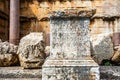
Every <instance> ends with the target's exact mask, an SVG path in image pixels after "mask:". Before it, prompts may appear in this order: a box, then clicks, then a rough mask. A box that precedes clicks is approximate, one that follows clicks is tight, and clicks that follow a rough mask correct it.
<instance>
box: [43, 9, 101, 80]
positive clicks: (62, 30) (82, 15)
mask: <svg viewBox="0 0 120 80" xmlns="http://www.w3.org/2000/svg"><path fill="white" fill-rule="evenodd" d="M93 13H94V11H92V10H90V11H89V10H86V11H85V10H76V9H68V10H65V11H57V12H53V14H52V15H51V17H50V29H51V32H50V57H49V58H48V59H47V60H46V61H45V63H44V65H43V66H42V80H99V67H98V65H97V63H95V62H94V60H93V59H92V58H91V57H90V56H91V51H90V47H91V46H90V34H89V24H90V17H91V16H92V15H93Z"/></svg>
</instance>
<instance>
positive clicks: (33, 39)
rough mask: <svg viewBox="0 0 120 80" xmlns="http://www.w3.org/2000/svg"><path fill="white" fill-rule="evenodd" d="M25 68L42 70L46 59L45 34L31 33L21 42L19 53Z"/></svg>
mask: <svg viewBox="0 0 120 80" xmlns="http://www.w3.org/2000/svg"><path fill="white" fill-rule="evenodd" d="M17 53H18V54H19V59H20V64H21V66H22V67H24V68H40V67H41V65H42V64H43V62H44V59H45V53H44V39H43V33H30V34H29V35H27V36H25V37H23V38H22V39H21V40H20V44H19V48H18V52H17Z"/></svg>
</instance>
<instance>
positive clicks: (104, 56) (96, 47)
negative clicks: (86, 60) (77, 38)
mask: <svg viewBox="0 0 120 80" xmlns="http://www.w3.org/2000/svg"><path fill="white" fill-rule="evenodd" d="M91 43H92V50H93V51H92V53H91V55H92V57H93V59H94V60H95V61H96V62H97V63H98V64H101V62H102V61H103V60H110V59H111V58H112V56H113V54H114V50H113V43H112V40H111V37H110V34H99V35H96V36H94V37H91Z"/></svg>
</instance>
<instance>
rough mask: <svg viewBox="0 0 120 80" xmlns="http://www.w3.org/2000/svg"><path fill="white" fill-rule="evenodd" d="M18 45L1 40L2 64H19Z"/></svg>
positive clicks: (0, 63)
mask: <svg viewBox="0 0 120 80" xmlns="http://www.w3.org/2000/svg"><path fill="white" fill-rule="evenodd" d="M17 49H18V47H17V46H15V45H13V44H10V43H8V42H2V41H0V66H11V65H16V64H18V55H17V54H16V53H17Z"/></svg>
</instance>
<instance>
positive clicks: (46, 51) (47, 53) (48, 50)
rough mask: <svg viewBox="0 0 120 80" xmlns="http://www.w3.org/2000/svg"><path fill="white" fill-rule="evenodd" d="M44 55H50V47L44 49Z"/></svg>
mask: <svg viewBox="0 0 120 80" xmlns="http://www.w3.org/2000/svg"><path fill="white" fill-rule="evenodd" d="M45 54H46V57H48V56H49V55H50V46H46V47H45Z"/></svg>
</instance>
